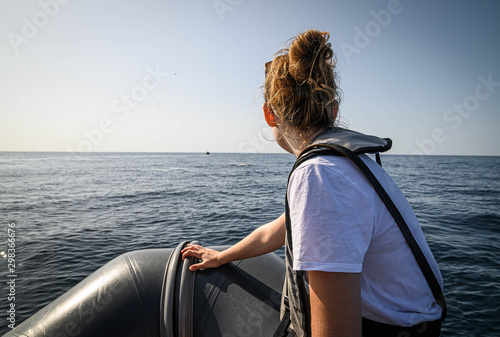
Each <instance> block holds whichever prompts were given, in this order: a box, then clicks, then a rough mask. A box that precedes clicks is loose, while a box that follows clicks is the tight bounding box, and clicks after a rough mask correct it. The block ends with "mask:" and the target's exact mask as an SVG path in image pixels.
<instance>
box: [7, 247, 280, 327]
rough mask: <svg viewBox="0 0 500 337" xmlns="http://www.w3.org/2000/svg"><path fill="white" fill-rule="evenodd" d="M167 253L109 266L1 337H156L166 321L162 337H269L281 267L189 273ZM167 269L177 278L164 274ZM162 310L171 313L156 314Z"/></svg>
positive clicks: (271, 261)
mask: <svg viewBox="0 0 500 337" xmlns="http://www.w3.org/2000/svg"><path fill="white" fill-rule="evenodd" d="M211 248H213V249H217V250H223V249H225V248H227V247H211ZM180 249H182V248H180ZM180 249H179V247H178V248H177V249H175V251H178V252H179V254H180ZM173 252H174V249H149V250H140V251H134V252H130V253H126V254H123V255H121V256H119V257H117V258H115V259H114V260H112V261H110V262H109V263H107V264H106V265H104V266H103V267H101V268H100V269H98V270H97V271H95V272H94V273H93V274H91V275H89V276H88V277H87V278H86V279H84V280H83V281H81V282H80V283H79V284H77V285H76V286H75V287H73V288H72V289H70V290H69V291H68V292H66V293H65V294H63V295H62V296H60V297H59V298H57V299H56V300H54V301H53V302H52V303H50V304H48V305H47V306H46V307H44V308H43V309H41V310H40V311H39V312H37V313H36V314H34V315H33V316H32V317H30V318H28V319H27V320H25V321H24V322H23V323H21V324H20V325H18V326H17V327H16V328H15V329H14V330H11V331H10V332H8V333H7V334H5V335H4V337H14V336H17V337H109V336H120V337H160V336H161V332H160V330H161V327H162V324H163V323H164V320H163V317H172V327H173V328H172V330H170V331H164V332H165V333H169V334H170V335H171V336H175V337H178V336H183V337H191V336H192V337H222V336H224V337H231V336H232V337H240V336H272V335H273V333H274V331H275V330H276V328H277V326H278V325H279V322H280V319H279V310H280V298H281V290H282V286H283V280H284V274H285V264H284V261H283V259H281V258H280V257H278V256H277V255H276V254H274V253H271V254H266V255H263V256H260V257H256V258H251V259H247V260H242V261H235V262H232V263H228V264H225V265H223V266H220V267H219V268H216V269H206V270H203V271H198V272H196V273H193V272H189V265H190V263H192V262H191V261H189V260H188V259H185V260H184V262H183V263H180V262H179V261H180V258H179V257H178V258H174V256H173V255H174V254H173ZM179 256H180V255H179ZM169 260H170V262H169ZM170 264H172V269H171V270H175V272H171V271H169V272H168V273H165V270H166V268H167V266H169V265H170ZM174 265H176V266H175V267H176V268H173V267H174ZM170 273H172V275H170ZM174 274H175V275H174ZM165 276H167V278H165ZM168 279H171V281H168V282H170V283H169V286H168V287H166V285H167V280H168ZM172 281H173V283H174V286H173V288H174V289H173V295H169V296H173V297H170V298H171V299H169V300H168V301H167V302H172V303H171V304H172V306H171V304H168V303H166V302H162V301H161V300H162V293H164V295H165V297H164V299H165V298H166V297H167V296H166V294H167V290H168V291H169V292H170V293H172V290H170V284H171V282H172ZM193 284H194V287H193ZM167 288H168V289H167ZM167 304H168V308H172V309H173V310H172V309H168V308H166V309H165V308H164V309H161V308H162V307H165V305H167ZM161 310H164V312H163V313H161ZM168 310H171V311H170V313H171V315H170V314H168ZM165 314H167V315H166V316H165Z"/></svg>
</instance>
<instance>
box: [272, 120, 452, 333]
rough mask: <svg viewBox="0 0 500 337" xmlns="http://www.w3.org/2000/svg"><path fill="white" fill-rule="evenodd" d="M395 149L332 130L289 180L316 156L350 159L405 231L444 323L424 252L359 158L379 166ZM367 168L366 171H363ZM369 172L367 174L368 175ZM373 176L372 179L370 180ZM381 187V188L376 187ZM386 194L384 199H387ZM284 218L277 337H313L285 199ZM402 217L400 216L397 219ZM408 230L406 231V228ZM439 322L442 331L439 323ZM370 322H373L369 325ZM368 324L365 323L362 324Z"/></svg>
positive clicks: (320, 138)
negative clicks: (372, 157) (373, 159)
mask: <svg viewBox="0 0 500 337" xmlns="http://www.w3.org/2000/svg"><path fill="white" fill-rule="evenodd" d="M391 146H392V141H391V139H389V138H379V137H375V136H370V135H364V134H362V133H359V132H355V131H352V130H346V129H341V128H333V129H329V130H327V131H325V132H323V133H321V134H320V135H319V136H318V137H316V138H315V139H314V140H313V141H312V142H311V144H310V145H309V146H308V147H307V148H306V149H305V150H304V151H302V153H301V154H300V155H299V156H298V158H297V161H296V162H295V165H294V167H293V169H292V171H291V172H290V175H289V178H288V180H290V177H291V176H292V173H293V172H294V170H295V169H296V168H297V167H298V166H299V165H300V164H301V163H302V162H304V161H305V160H307V159H309V158H311V157H313V156H316V155H325V154H326V155H340V156H346V157H348V158H349V159H351V160H352V161H353V162H354V163H355V164H356V165H357V166H358V167H359V168H360V169H361V170H362V171H363V173H364V174H365V175H366V176H367V178H368V179H369V180H370V182H371V183H372V185H374V188H375V189H376V190H377V192H378V193H379V195H380V196H381V198H382V200H383V201H384V203H385V204H386V206H387V208H388V210H389V211H390V212H391V214H392V215H393V217H394V219H395V220H396V223H398V225H399V227H400V228H401V230H402V231H403V234H404V236H405V238H406V240H407V242H408V243H409V245H410V248H411V249H412V252H413V254H414V255H415V257H416V259H417V262H418V263H419V266H420V268H421V269H422V272H423V273H424V276H425V277H426V280H427V282H428V283H429V286H430V288H431V290H432V292H433V294H434V297H435V298H436V301H437V302H438V304H439V305H440V306H441V307H442V313H443V315H442V319H441V320H443V319H444V316H445V314H446V305H445V303H444V296H443V293H442V290H441V287H440V285H439V284H438V282H437V279H436V278H435V275H434V274H433V272H432V270H431V269H430V266H429V263H428V262H427V260H426V259H425V257H424V256H423V254H422V251H421V250H420V248H419V247H418V244H416V241H415V239H414V238H413V235H412V234H411V232H410V231H409V229H408V226H407V225H406V222H405V220H404V219H403V218H402V216H401V214H400V213H399V211H398V210H397V207H396V206H395V205H394V203H392V200H391V199H390V197H389V196H388V195H387V193H386V192H385V190H384V189H383V187H381V186H382V185H381V184H380V183H378V181H377V179H376V178H375V176H374V175H373V174H372V173H371V171H370V170H369V169H368V167H367V166H366V164H364V162H363V161H362V160H361V159H360V158H359V157H358V155H360V154H364V153H373V154H375V155H376V157H377V162H378V163H379V164H381V162H380V156H379V153H380V152H385V151H388V150H389V149H390V148H391ZM362 166H364V168H363V167H362ZM367 171H368V172H367ZM370 174H371V176H370ZM377 183H378V187H377V186H375V185H377ZM384 194H385V195H384ZM285 208H286V211H285V214H286V241H285V242H286V243H285V256H286V274H285V283H284V286H283V296H282V304H281V315H282V321H281V324H280V327H279V328H278V330H277V332H276V334H275V335H274V336H275V337H276V336H285V335H286V330H288V332H289V333H290V335H292V336H298V337H307V336H310V335H311V332H310V331H311V327H310V317H311V315H310V303H309V296H308V292H307V285H306V281H305V278H304V273H303V272H302V271H295V270H293V250H292V235H291V221H290V216H289V213H290V210H289V206H288V200H287V198H286V199H285ZM398 214H399V215H398ZM405 227H406V228H405ZM441 320H440V321H439V329H440V322H441ZM370 322H371V321H370ZM363 323H365V321H363Z"/></svg>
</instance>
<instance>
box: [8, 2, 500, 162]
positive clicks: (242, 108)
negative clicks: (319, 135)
mask: <svg viewBox="0 0 500 337" xmlns="http://www.w3.org/2000/svg"><path fill="white" fill-rule="evenodd" d="M499 18H500V2H498V1H494V0H491V1H481V0H479V1H472V0H470V1H465V0H453V1H451V0H449V1H444V0H439V1H438V0H401V1H396V0H391V1H386V0H381V1H379V0H365V1H353V0H338V1H305V0H300V1H299V0H268V1H263V0H216V1H213V0H194V1H184V0H170V1H167V0H120V1H118V0H105V1H102V0H100V1H98V0H37V1H28V0H24V1H18V0H4V1H1V2H0V36H1V37H2V38H1V39H0V151H75V152H78V151H99V152H102V151H127V152H204V151H211V152H282V150H281V149H280V148H279V147H278V145H277V144H276V143H275V142H273V141H270V140H269V139H270V138H271V135H270V133H269V129H268V127H267V125H266V124H265V121H264V119H263V117H262V112H261V105H262V96H261V94H260V92H259V90H258V89H259V87H260V86H261V85H262V83H263V70H264V63H265V62H267V61H268V60H271V59H272V57H273V55H274V53H275V52H276V51H278V49H279V48H280V47H281V46H282V45H283V44H284V43H285V42H286V41H287V40H288V39H290V38H292V37H294V36H295V35H296V34H298V33H300V32H302V31H304V30H306V29H309V28H317V29H320V30H326V31H329V32H330V33H331V42H332V46H333V48H334V51H335V52H336V53H337V59H338V69H339V74H340V78H341V81H340V87H341V88H342V90H343V92H344V97H343V101H342V104H341V110H340V112H341V115H342V118H343V121H344V122H345V123H346V124H348V126H349V127H350V128H351V129H354V130H358V131H361V132H364V133H368V134H374V135H378V136H382V137H390V138H392V139H393V142H394V146H393V150H392V151H391V153H395V154H411V153H419V154H436V155H440V154H448V155H454V154H458V155H500V132H498V128H499V127H500V64H499V60H500V36H499V35H500V20H499ZM266 138H268V139H266Z"/></svg>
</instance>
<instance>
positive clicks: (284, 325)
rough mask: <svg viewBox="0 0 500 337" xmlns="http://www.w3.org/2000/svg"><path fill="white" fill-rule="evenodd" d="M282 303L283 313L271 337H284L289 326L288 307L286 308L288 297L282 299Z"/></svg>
mask: <svg viewBox="0 0 500 337" xmlns="http://www.w3.org/2000/svg"><path fill="white" fill-rule="evenodd" d="M283 303H284V304H285V312H284V314H283V318H282V319H281V322H280V325H278V328H277V329H276V332H275V333H274V335H273V337H284V336H285V333H286V331H287V329H288V327H289V326H290V307H289V306H288V297H285V298H284V299H283Z"/></svg>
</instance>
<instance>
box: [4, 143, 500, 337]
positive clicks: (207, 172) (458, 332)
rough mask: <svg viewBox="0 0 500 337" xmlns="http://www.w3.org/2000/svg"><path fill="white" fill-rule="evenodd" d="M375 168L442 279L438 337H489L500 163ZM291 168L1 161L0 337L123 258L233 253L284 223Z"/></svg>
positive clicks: (201, 161) (124, 158)
mask: <svg viewBox="0 0 500 337" xmlns="http://www.w3.org/2000/svg"><path fill="white" fill-rule="evenodd" d="M382 160H383V165H384V167H385V168H386V170H387V171H388V172H389V173H390V174H391V175H392V177H393V178H394V180H395V181H396V182H397V183H398V185H399V186H400V188H401V189H402V190H403V192H404V193H405V195H406V196H407V197H408V200H409V201H410V203H411V205H412V206H413V208H414V209H415V212H416V214H417V216H418V218H419V219H420V221H421V224H422V227H423V230H424V233H425V235H426V237H427V240H428V242H429V245H430V247H431V249H432V251H433V252H434V255H435V257H436V260H437V261H438V264H439V266H440V268H441V271H442V274H443V277H444V280H445V295H446V298H447V301H448V318H447V319H446V321H445V323H444V326H443V333H442V336H464V337H465V336H466V337H471V336H483V337H486V336H492V337H493V336H495V337H496V336H500V283H499V277H500V239H499V234H500V179H499V178H500V172H499V169H498V168H499V167H500V157H465V156H460V157H452V156H391V155H386V156H383V157H382ZM293 162H294V157H293V156H291V155H287V154H218V153H217V154H212V155H205V154H187V153H184V154H180V153H176V154H171V153H170V154H169V153H88V154H84V155H79V156H75V155H71V154H67V153H46V152H44V153H28V152H2V153H0V252H3V253H0V284H1V286H0V335H1V334H4V333H6V332H7V331H8V330H9V327H8V325H9V324H11V322H10V321H9V320H8V319H9V317H12V309H11V305H12V304H14V305H15V307H14V311H15V313H14V317H15V325H19V324H20V323H21V322H22V321H23V320H25V319H26V318H28V317H30V316H31V315H33V314H34V313H36V312H37V311H38V310H39V309H41V308H42V307H43V306H45V305H46V304H48V303H50V302H51V301H53V300H54V299H55V298H57V297H58V296H60V295H61V294H62V293H64V292H66V291H67V290H68V289H70V288H71V287H72V286H74V285H75V284H77V283H78V282H79V281H81V280H82V279H84V278H85V277H86V276H87V275H89V274H90V273H92V272H93V271H95V270H96V269H98V268H99V267H100V266H102V265H103V264H105V263H106V262H108V261H109V260H111V259H113V258H114V257H116V256H118V255H120V254H122V253H125V252H128V251H132V250H137V249H147V248H162V247H175V246H176V245H177V244H178V243H179V242H180V241H184V240H195V239H196V240H198V241H200V242H201V243H202V244H203V245H206V246H210V245H228V244H234V243H236V242H238V241H239V240H240V239H242V238H243V237H244V236H246V235H247V234H249V233H250V232H251V231H252V230H254V229H255V228H257V227H258V226H259V225H261V224H263V223H265V222H268V221H270V220H273V219H275V218H276V217H278V216H279V215H280V214H281V213H282V212H283V210H284V195H285V189H286V182H287V175H288V172H289V171H290V169H291V166H292V164H293ZM13 238H14V239H15V241H13V240H12V239H13ZM8 249H14V251H12V250H11V251H10V252H11V253H12V252H13V253H15V256H14V257H13V256H12V254H11V255H10V258H11V259H10V262H14V263H15V266H14V269H13V270H12V267H13V265H12V263H11V264H10V266H9V255H8V252H9V250H8ZM278 254H279V255H280V256H283V250H282V249H281V250H279V251H278ZM9 268H10V270H9ZM13 272H14V274H13ZM12 276H15V277H12ZM12 281H13V282H12ZM12 292H14V298H12ZM9 310H10V311H11V313H9V312H8V311H9Z"/></svg>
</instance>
